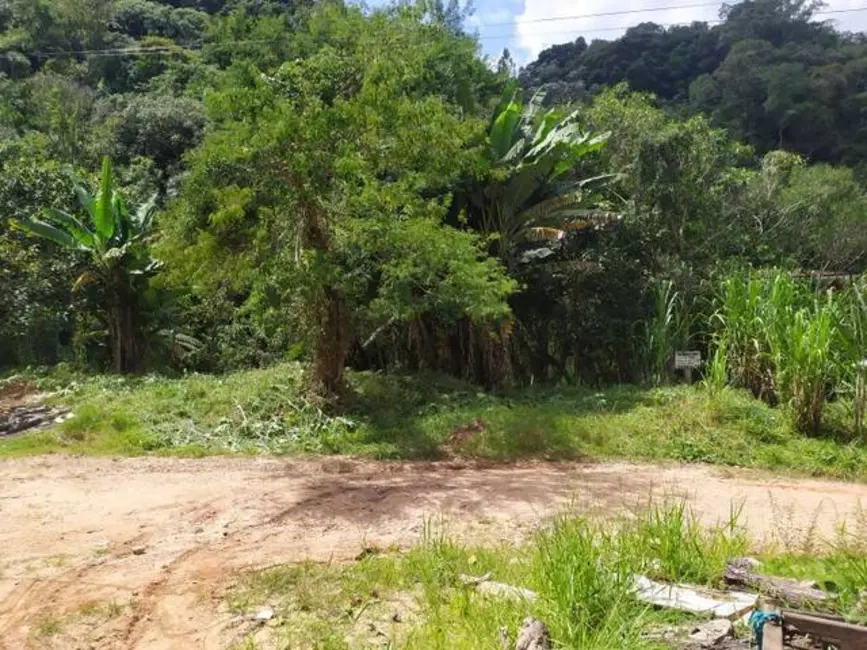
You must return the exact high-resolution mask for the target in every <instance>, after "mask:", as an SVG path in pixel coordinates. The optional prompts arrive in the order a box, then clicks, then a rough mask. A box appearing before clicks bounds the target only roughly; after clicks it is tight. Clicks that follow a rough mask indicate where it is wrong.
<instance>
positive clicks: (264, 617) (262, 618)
mask: <svg viewBox="0 0 867 650" xmlns="http://www.w3.org/2000/svg"><path fill="white" fill-rule="evenodd" d="M272 618H274V610H273V609H271V608H270V607H263V608H262V609H260V610H259V611H258V612H256V616H254V617H253V620H254V621H256V622H257V623H263V624H264V623H267V622H268V621H270V620H271V619H272Z"/></svg>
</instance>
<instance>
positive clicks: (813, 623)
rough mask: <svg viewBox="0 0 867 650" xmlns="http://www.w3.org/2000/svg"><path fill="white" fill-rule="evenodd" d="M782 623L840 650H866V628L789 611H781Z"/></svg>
mask: <svg viewBox="0 0 867 650" xmlns="http://www.w3.org/2000/svg"><path fill="white" fill-rule="evenodd" d="M783 621H784V622H785V624H786V626H787V627H789V626H791V627H794V628H795V629H797V630H798V632H801V633H803V634H809V635H810V636H812V637H814V638H817V639H821V640H822V641H824V642H825V643H833V644H834V645H836V646H837V647H838V648H839V649H840V650H867V627H861V626H860V625H852V624H851V623H844V622H841V621H836V620H833V619H830V618H825V617H823V616H816V615H814V614H807V613H806V612H797V611H791V610H783Z"/></svg>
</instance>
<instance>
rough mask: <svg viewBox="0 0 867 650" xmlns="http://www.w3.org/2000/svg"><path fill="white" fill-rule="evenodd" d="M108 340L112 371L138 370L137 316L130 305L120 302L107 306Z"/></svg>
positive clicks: (130, 371) (139, 357)
mask: <svg viewBox="0 0 867 650" xmlns="http://www.w3.org/2000/svg"><path fill="white" fill-rule="evenodd" d="M108 340H109V347H110V349H111V365H112V369H113V370H114V372H116V373H119V374H130V373H134V372H138V370H139V362H140V361H141V354H140V345H139V332H138V318H137V316H136V311H135V308H134V307H133V306H132V305H130V304H128V303H126V304H124V303H120V304H114V305H112V306H111V307H110V308H109V310H108Z"/></svg>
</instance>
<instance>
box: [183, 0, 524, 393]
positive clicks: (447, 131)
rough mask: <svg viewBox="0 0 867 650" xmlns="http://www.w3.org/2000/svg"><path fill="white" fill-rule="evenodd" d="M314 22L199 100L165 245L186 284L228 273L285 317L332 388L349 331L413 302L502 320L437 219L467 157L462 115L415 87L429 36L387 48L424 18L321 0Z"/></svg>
mask: <svg viewBox="0 0 867 650" xmlns="http://www.w3.org/2000/svg"><path fill="white" fill-rule="evenodd" d="M317 21H323V22H326V23H331V22H336V23H337V24H338V25H339V27H337V28H332V30H333V31H332V32H330V33H329V32H326V33H325V42H322V43H320V44H319V45H318V48H317V49H316V50H315V51H314V52H312V53H310V55H309V56H308V57H307V58H306V59H303V60H300V59H299V60H296V61H292V62H287V63H284V64H283V65H282V66H281V67H280V68H279V70H277V71H276V73H275V74H274V75H273V76H262V75H255V76H254V75H250V76H249V77H248V83H250V85H251V86H252V88H250V89H246V88H241V87H237V86H235V87H231V88H230V89H228V90H227V91H225V92H223V93H216V94H214V95H213V96H212V97H211V98H210V103H211V106H212V107H213V109H214V112H215V114H216V115H217V116H218V119H219V121H220V126H219V128H217V129H215V130H214V131H213V133H211V134H210V135H209V136H208V138H207V139H206V141H205V143H204V144H203V146H202V148H201V149H200V150H199V151H197V152H196V154H195V156H194V157H192V158H191V166H192V169H191V174H190V178H189V179H188V181H187V183H186V185H185V188H184V191H183V193H182V196H181V200H180V201H179V202H178V203H177V204H176V209H175V210H174V211H173V212H172V216H171V218H170V219H168V220H167V221H166V227H167V228H168V229H169V231H170V236H169V237H168V238H167V239H166V245H167V248H166V254H167V256H168V259H169V260H170V261H172V260H173V261H174V262H175V263H176V265H177V268H181V269H182V268H184V267H185V266H186V265H188V264H189V265H191V266H194V267H197V268H198V272H197V273H196V275H194V276H193V277H192V280H193V282H194V283H195V284H196V285H197V286H194V290H195V291H197V292H204V291H208V290H209V289H208V288H207V287H209V286H210V287H212V286H213V285H214V284H215V283H223V282H229V283H230V285H231V286H232V287H233V288H234V290H235V291H236V292H237V293H240V294H242V295H243V294H247V295H248V296H249V298H248V299H247V301H246V305H247V306H248V307H251V308H252V307H253V305H254V304H255V303H258V304H260V305H263V306H264V305H266V304H267V305H268V307H269V308H271V309H274V310H276V311H279V312H282V313H283V314H285V316H286V317H289V316H290V315H292V316H295V318H296V319H297V320H296V322H295V323H294V325H295V327H296V328H297V329H296V331H297V332H299V333H300V334H302V335H306V336H307V339H308V341H309V342H310V346H311V348H312V350H313V355H314V359H315V364H314V371H313V372H314V379H315V381H316V382H319V383H321V384H322V387H323V388H324V389H325V392H327V393H334V392H337V391H339V387H340V384H341V383H342V373H343V366H344V364H345V359H346V356H347V354H348V352H349V349H350V347H351V345H352V344H353V343H354V341H355V340H356V338H357V337H358V336H359V334H360V333H361V332H363V331H365V330H367V331H371V330H375V329H376V328H377V327H379V326H380V325H381V324H382V323H383V322H388V321H408V320H412V319H413V318H416V317H418V316H419V315H421V314H423V313H426V312H433V313H436V314H438V315H440V316H442V315H446V316H452V317H453V316H454V315H466V316H469V317H472V318H498V317H502V316H504V315H505V314H506V313H507V311H508V309H507V306H506V305H505V302H504V298H505V297H506V296H507V295H508V294H509V292H510V291H511V290H512V287H513V283H512V282H511V281H510V280H508V279H506V278H505V277H504V276H503V275H502V272H501V270H500V268H499V266H498V265H497V264H496V262H495V261H494V260H491V259H483V257H484V256H483V254H482V252H481V250H480V249H479V247H478V245H477V242H476V240H475V238H474V237H473V236H472V235H470V234H469V233H463V232H459V231H457V230H455V229H453V228H450V227H449V226H447V225H445V224H444V223H443V218H444V215H445V210H446V206H447V203H448V198H447V197H445V196H441V195H440V193H439V192H440V188H442V187H444V186H446V185H447V184H448V183H449V182H450V181H451V180H452V179H453V178H454V177H455V176H456V174H458V173H459V172H460V171H461V169H462V168H465V167H466V166H467V165H468V164H469V161H470V160H471V158H470V155H471V154H472V150H471V149H470V148H469V141H470V140H471V138H472V135H473V132H474V129H475V127H476V123H475V121H474V120H466V119H461V117H460V116H459V111H457V110H456V107H454V106H451V105H449V104H448V103H446V102H444V101H443V99H442V98H441V97H439V96H437V95H436V94H435V93H433V92H432V90H431V89H430V88H429V86H428V85H427V82H426V77H427V75H428V74H429V70H428V66H427V64H426V63H427V62H428V61H429V60H431V59H432V58H433V57H436V56H439V53H440V47H439V43H438V42H437V40H436V39H432V40H430V41H424V40H421V41H420V43H422V44H425V45H426V46H425V47H421V46H420V47H416V48H414V49H413V50H412V56H407V53H406V52H400V51H398V50H396V49H394V48H393V47H392V46H391V45H390V41H391V40H393V39H398V40H401V39H405V38H409V37H411V36H412V35H413V34H415V35H418V36H419V37H421V36H422V35H423V34H425V33H426V32H428V31H429V30H436V29H439V28H437V27H436V26H429V25H425V24H420V23H418V22H417V21H416V20H415V19H413V18H412V17H410V16H402V15H397V16H394V17H391V16H388V15H377V16H375V17H373V18H366V17H364V16H363V15H362V14H361V13H360V12H358V11H356V10H348V11H347V12H336V11H335V10H333V9H329V8H323V9H322V10H321V14H319V15H318V18H317V20H314V21H313V23H312V25H311V27H310V29H311V35H314V34H316V33H317V30H318V29H319V23H318V22H317ZM347 29H351V31H347V32H346V33H344V30H347ZM452 38H454V39H455V40H456V42H459V41H460V39H461V38H462V37H457V36H453V37H452ZM372 53H377V57H378V58H377V57H373V56H372ZM243 74H245V75H247V74H248V73H246V72H244V73H243ZM430 143H436V146H434V147H431V146H430ZM216 169H219V170H221V173H220V174H219V176H218V177H217V176H215V175H214V171H215V170H216ZM239 248H241V249H243V253H242V254H241V255H238V250H239ZM263 268H264V269H267V273H265V274H263V273H262V272H261V270H262V269H263Z"/></svg>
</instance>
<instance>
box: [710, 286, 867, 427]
mask: <svg viewBox="0 0 867 650" xmlns="http://www.w3.org/2000/svg"><path fill="white" fill-rule="evenodd" d="M865 306H867V301H865V296H864V291H863V290H862V289H861V288H859V287H858V286H852V287H850V288H847V289H846V290H844V291H835V290H832V289H831V290H826V291H822V290H819V289H817V288H816V287H814V286H812V284H811V283H810V282H807V281H796V280H795V279H793V277H792V275H791V274H790V273H787V272H784V271H773V272H771V273H764V274H762V273H736V274H733V275H731V276H729V277H728V278H726V279H725V280H724V281H723V282H722V286H721V290H720V296H719V308H718V310H717V312H716V314H715V315H714V323H715V324H716V333H715V337H714V340H715V341H716V351H715V353H714V357H713V358H714V366H715V367H712V368H711V373H712V377H711V378H710V380H709V382H708V383H711V384H712V385H713V386H714V387H716V388H717V389H718V388H719V385H720V383H721V381H722V379H721V375H722V374H723V373H724V374H726V375H727V376H728V380H729V381H730V382H731V384H733V385H735V386H740V387H745V388H749V389H750V390H751V391H752V392H753V394H754V395H755V396H756V397H759V398H761V399H764V400H765V401H766V402H768V403H770V404H772V405H773V404H776V403H777V401H781V402H782V403H783V404H784V405H785V406H786V407H787V408H788V409H789V410H790V412H791V414H792V416H793V420H794V424H795V427H796V428H797V429H798V430H799V431H801V432H803V433H809V434H817V433H818V432H819V431H820V430H821V427H822V416H823V412H824V408H825V403H826V401H827V398H828V395H829V393H831V392H832V391H834V390H840V391H841V392H844V393H850V394H851V395H852V398H853V404H854V409H853V411H854V428H855V430H856V431H861V430H862V429H863V426H864V424H863V423H864V413H865V408H867V403H865V402H867V397H865V396H864V388H863V384H864V378H863V372H862V371H861V370H860V365H859V361H860V360H861V359H862V358H863V356H864V354H865V344H867V311H865Z"/></svg>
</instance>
